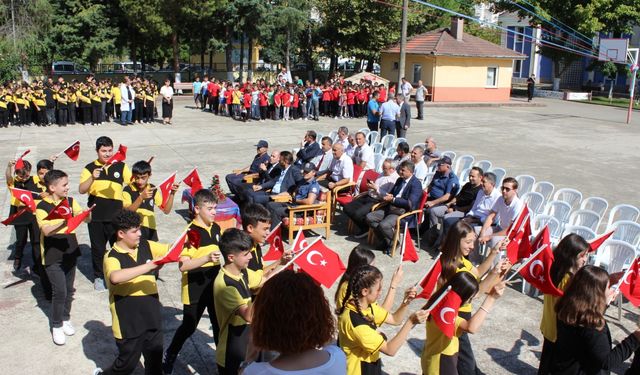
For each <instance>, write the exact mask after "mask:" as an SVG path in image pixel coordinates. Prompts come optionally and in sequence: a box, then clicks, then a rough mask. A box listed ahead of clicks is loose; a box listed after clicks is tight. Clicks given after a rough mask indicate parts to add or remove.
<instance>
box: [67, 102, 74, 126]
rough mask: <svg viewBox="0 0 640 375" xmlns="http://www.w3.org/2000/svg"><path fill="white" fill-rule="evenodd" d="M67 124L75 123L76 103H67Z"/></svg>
mask: <svg viewBox="0 0 640 375" xmlns="http://www.w3.org/2000/svg"><path fill="white" fill-rule="evenodd" d="M68 115H69V124H75V123H76V103H69V107H68Z"/></svg>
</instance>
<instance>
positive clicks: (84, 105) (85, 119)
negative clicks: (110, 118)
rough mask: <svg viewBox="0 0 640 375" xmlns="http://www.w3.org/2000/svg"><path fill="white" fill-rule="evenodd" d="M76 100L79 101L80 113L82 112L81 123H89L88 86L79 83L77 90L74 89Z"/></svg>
mask: <svg viewBox="0 0 640 375" xmlns="http://www.w3.org/2000/svg"><path fill="white" fill-rule="evenodd" d="M76 94H77V95H78V101H79V102H80V113H82V116H81V117H82V125H87V124H90V123H91V90H90V89H89V87H88V86H87V85H86V84H84V83H81V84H80V88H79V90H77V91H76Z"/></svg>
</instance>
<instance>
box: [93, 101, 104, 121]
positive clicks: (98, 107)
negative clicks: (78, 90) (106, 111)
mask: <svg viewBox="0 0 640 375" xmlns="http://www.w3.org/2000/svg"><path fill="white" fill-rule="evenodd" d="M101 111H102V102H96V101H91V123H92V124H99V123H100V122H102V121H101V119H100V112H101Z"/></svg>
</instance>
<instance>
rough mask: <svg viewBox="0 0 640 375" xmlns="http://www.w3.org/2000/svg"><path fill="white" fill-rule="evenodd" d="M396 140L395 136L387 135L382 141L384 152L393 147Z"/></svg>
mask: <svg viewBox="0 0 640 375" xmlns="http://www.w3.org/2000/svg"><path fill="white" fill-rule="evenodd" d="M395 140H396V136H395V135H393V134H387V135H385V136H384V137H382V139H381V140H380V143H382V150H388V149H390V148H392V147H393V142H394V141H395Z"/></svg>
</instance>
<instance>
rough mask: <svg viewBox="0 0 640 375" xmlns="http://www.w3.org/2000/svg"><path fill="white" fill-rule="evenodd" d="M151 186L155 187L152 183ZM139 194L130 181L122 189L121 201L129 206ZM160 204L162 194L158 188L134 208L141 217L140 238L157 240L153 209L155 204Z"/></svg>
mask: <svg viewBox="0 0 640 375" xmlns="http://www.w3.org/2000/svg"><path fill="white" fill-rule="evenodd" d="M151 188H155V186H154V185H153V184H152V185H151ZM139 196H140V190H138V188H137V187H136V185H135V184H133V183H132V184H129V185H127V186H125V187H124V189H123V191H122V203H123V205H124V207H128V206H131V204H132V203H133V202H135V201H136V200H137V199H138V197H139ZM161 204H162V194H161V193H160V191H159V190H156V191H155V194H154V195H153V198H149V199H144V200H143V201H142V203H141V204H140V206H139V207H138V209H137V210H136V212H137V213H138V215H140V218H141V219H142V224H141V225H140V230H141V231H142V238H144V239H147V240H151V241H158V233H157V231H156V215H155V213H154V212H153V211H154V208H155V207H156V206H160V205H161Z"/></svg>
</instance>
